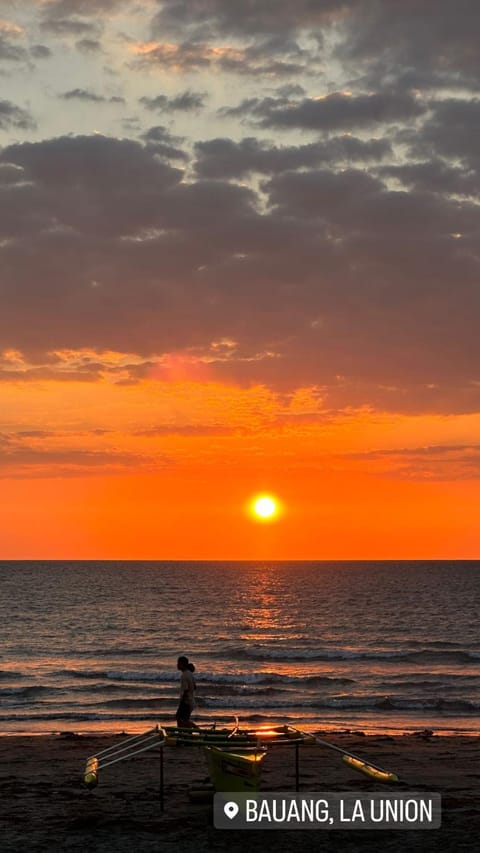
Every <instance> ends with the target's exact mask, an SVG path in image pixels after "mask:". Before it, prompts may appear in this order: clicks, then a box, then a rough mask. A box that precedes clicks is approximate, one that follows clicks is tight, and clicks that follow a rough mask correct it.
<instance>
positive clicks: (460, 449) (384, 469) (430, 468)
mask: <svg viewBox="0 0 480 853" xmlns="http://www.w3.org/2000/svg"><path fill="white" fill-rule="evenodd" d="M343 458H344V459H350V460H354V461H356V462H360V463H361V462H366V463H367V465H368V471H369V473H374V474H375V473H376V474H379V475H380V476H382V477H389V478H395V479H402V480H415V481H418V480H423V481H425V482H444V481H456V482H458V481H459V480H480V446H479V445H451V446H448V445H446V446H436V445H432V446H427V447H412V448H399V449H391V450H374V451H366V452H364V453H348V454H344V456H343Z"/></svg>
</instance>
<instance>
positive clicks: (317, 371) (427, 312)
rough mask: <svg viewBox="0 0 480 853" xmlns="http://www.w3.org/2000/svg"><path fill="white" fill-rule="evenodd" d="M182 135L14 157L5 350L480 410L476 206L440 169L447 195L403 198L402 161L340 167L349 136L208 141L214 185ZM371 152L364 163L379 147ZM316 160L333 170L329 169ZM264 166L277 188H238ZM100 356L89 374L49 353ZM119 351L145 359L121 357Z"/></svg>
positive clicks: (33, 360)
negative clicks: (222, 344)
mask: <svg viewBox="0 0 480 853" xmlns="http://www.w3.org/2000/svg"><path fill="white" fill-rule="evenodd" d="M429 115H430V117H431V115H432V114H429ZM428 120H430V119H428ZM339 140H342V142H340V141H339ZM180 142H181V140H179V139H177V138H175V137H174V136H173V135H171V134H170V133H169V131H167V130H166V129H165V128H162V127H161V126H159V127H157V128H151V129H150V131H146V132H145V134H144V138H143V142H135V141H133V140H128V139H116V138H114V137H107V136H100V135H94V136H77V137H75V136H71V137H59V138H56V139H50V140H43V141H40V142H38V143H25V144H23V145H19V144H17V145H10V146H8V147H6V148H4V149H3V151H2V152H1V153H0V164H2V165H1V168H0V176H2V180H0V193H1V198H0V202H1V204H0V245H1V253H2V265H1V266H2V276H1V278H0V294H1V298H2V305H3V310H2V313H1V315H0V348H1V349H4V350H7V351H19V352H21V353H23V354H24V359H25V360H26V362H27V363H28V365H29V367H28V370H31V371H35V370H37V371H49V373H50V376H52V375H53V374H55V375H56V376H57V378H59V377H60V375H61V376H62V377H63V378H68V376H69V375H72V376H73V375H75V374H76V375H77V376H83V377H85V376H87V377H90V381H98V380H99V379H100V378H101V377H103V379H104V380H105V377H107V378H108V381H110V382H138V381H141V380H142V379H143V378H145V377H146V376H151V378H152V380H156V381H159V382H168V381H170V380H169V376H171V371H170V370H168V369H166V368H165V364H166V363H167V362H168V359H169V358H171V357H172V354H178V358H182V359H183V361H182V365H183V367H182V370H184V372H185V375H186V376H187V377H188V376H190V377H193V379H192V381H197V380H198V381H205V376H207V377H208V378H209V379H211V380H212V381H215V382H225V383H227V384H232V383H233V384H236V385H241V386H249V385H265V386H267V387H269V388H272V389H275V390H277V391H279V392H280V391H281V392H282V393H283V392H284V393H288V392H290V391H292V390H293V389H294V388H296V387H299V386H303V387H311V386H318V387H321V388H322V389H325V390H324V391H323V392H322V393H323V396H324V400H325V406H326V407H328V408H331V409H340V408H342V406H345V405H350V406H362V405H370V406H375V407H377V408H380V409H385V410H388V411H392V410H394V411H408V412H415V411H421V412H426V411H437V412H448V413H450V412H453V411H457V412H458V411H475V410H478V407H479V406H480V376H479V375H478V371H477V365H478V363H480V340H479V336H478V330H477V324H476V319H475V318H476V317H477V316H478V311H479V308H480V296H479V291H478V271H479V264H480V261H479V257H478V232H479V228H480V213H479V209H478V206H477V205H476V204H475V203H474V202H473V201H472V200H471V199H470V198H468V197H465V198H463V200H462V199H459V198H457V197H456V196H451V195H450V194H449V193H448V192H447V191H446V190H445V191H443V190H441V189H440V187H439V186H438V183H437V182H438V180H440V178H442V174H441V173H440V175H433V177H432V176H430V178H429V179H428V180H430V182H432V181H433V187H431V188H430V186H429V185H428V181H427V179H426V178H425V180H423V179H422V180H420V178H419V177H418V176H417V178H416V180H415V182H414V184H413V185H412V186H411V187H410V188H409V189H408V190H405V189H403V190H398V189H397V190H395V189H393V188H392V186H391V181H393V180H394V176H393V173H388V172H383V171H382V169H383V168H385V167H392V168H393V167H394V166H397V167H398V166H399V164H398V163H396V164H395V163H388V162H386V163H383V165H382V161H380V162H378V161H376V160H375V159H374V160H373V161H370V160H368V159H367V160H365V161H363V162H361V165H362V168H353V167H352V166H351V165H348V164H347V165H345V162H343V161H342V162H339V163H337V162H336V161H335V157H336V156H337V154H338V152H339V151H340V155H341V156H343V155H345V154H346V153H348V145H349V144H350V142H349V143H348V145H347V143H346V142H345V146H344V145H343V137H340V138H337V137H334V138H333V139H328V140H322V142H321V145H320V147H319V148H313V149H312V148H310V147H309V146H308V145H306V146H303V145H298V146H293V145H292V146H278V145H273V144H272V143H268V142H263V141H260V140H248V142H245V141H241V142H239V143H234V142H233V140H207V141H205V142H204V143H202V144H201V145H199V146H197V148H196V153H197V157H198V161H197V162H198V163H202V158H204V162H205V163H207V164H208V168H206V169H205V174H202V175H200V176H199V175H198V173H197V177H195V176H193V177H189V176H188V175H187V174H185V172H184V171H182V170H181V169H178V168H174V167H172V166H171V165H169V164H168V163H167V162H165V160H164V157H163V155H164V151H163V150H162V147H164V146H165V147H166V148H167V149H168V148H173V149H177V152H181V148H180V147H179V143H180ZM371 142H372V141H371V140H370V141H369V140H358V143H359V146H357V151H362V150H363V153H364V154H366V153H367V151H370V153H373V152H374V148H373V147H370V149H369V148H368V146H369V143H371ZM330 144H331V149H330V147H329V146H330ZM378 153H379V156H380V155H383V154H384V153H387V154H388V149H387V148H385V147H383V148H379V149H378ZM165 156H166V154H165ZM216 156H218V158H219V159H220V160H221V159H222V157H223V158H224V162H223V163H222V164H221V165H220V166H219V169H218V171H217V173H216V174H214V163H215V157H216ZM317 156H325V157H330V156H331V157H332V158H333V159H332V160H331V161H329V162H328V161H327V162H326V163H324V164H321V165H320V166H316V165H313V160H314V159H315V158H316V157H317ZM309 158H312V159H309ZM225 164H226V165H225ZM412 165H413V164H412ZM287 166H288V168H286V167H287ZM247 168H248V169H252V170H253V169H254V168H258V169H259V170H260V169H261V170H264V171H263V172H262V171H260V174H263V175H264V179H263V180H262V181H261V183H260V184H258V185H257V184H254V185H252V186H249V185H248V184H246V183H237V182H236V180H235V179H236V177H237V176H239V177H241V176H242V175H243V174H244V171H245V169H247ZM451 168H459V167H453V166H452V167H451ZM200 171H201V169H200ZM397 177H398V176H397ZM404 177H405V180H407V176H404ZM447 177H448V178H449V179H451V178H452V175H447ZM443 178H445V176H444V175H443ZM425 181H426V183H425ZM2 212H3V213H2ZM32 317H34V318H35V322H32ZM220 340H229V341H233V342H235V346H231V347H229V349H228V357H226V356H225V353H223V355H222V353H220V354H219V352H218V350H215V351H214V350H212V341H220ZM85 349H88V350H89V351H91V352H93V353H94V355H92V357H89V358H88V359H87V360H86V361H85V360H80V361H79V360H78V359H77V360H75V359H73V360H71V361H67V362H64V363H63V362H62V364H61V365H59V364H58V363H57V362H55V361H52V358H51V356H48V353H52V351H55V352H59V351H64V350H75V351H81V350H85ZM107 350H108V351H116V352H120V353H125V351H128V353H130V357H129V358H126V359H125V361H121V363H106V362H105V358H104V357H103V356H100V355H98V354H99V353H102V352H105V351H107ZM95 353H96V355H95ZM131 354H133V355H134V356H136V358H132V355H131ZM165 360H167V361H165ZM177 360H178V359H177ZM3 369H4V371H5V372H6V373H8V374H9V376H10V378H11V375H12V369H13V368H12V365H11V364H10V366H9V365H5V366H4V368H3ZM20 369H21V368H19V367H18V364H17V367H16V368H15V370H20ZM149 370H151V371H152V373H151V374H149ZM156 370H157V371H158V375H157V373H155V371H156ZM35 375H37V376H38V375H39V374H38V373H37V374H35V373H30V374H29V377H28V379H27V378H26V379H25V381H28V380H29V379H33V378H34V377H35ZM44 375H45V374H44Z"/></svg>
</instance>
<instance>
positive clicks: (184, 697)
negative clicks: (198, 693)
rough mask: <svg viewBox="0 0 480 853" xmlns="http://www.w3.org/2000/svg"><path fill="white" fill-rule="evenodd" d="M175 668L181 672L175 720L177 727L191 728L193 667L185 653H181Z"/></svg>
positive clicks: (193, 685)
mask: <svg viewBox="0 0 480 853" xmlns="http://www.w3.org/2000/svg"><path fill="white" fill-rule="evenodd" d="M177 669H179V670H180V672H181V673H182V675H181V678H180V703H179V705H178V708H177V713H176V715H175V716H176V720H177V726H178V727H179V728H193V727H194V723H192V721H191V719H190V716H191V713H192V711H193V709H194V707H195V695H194V694H195V681H194V678H193V673H194V672H195V667H194V665H193V663H190V661H189V660H188V658H187V657H185V655H181V656H180V657H179V658H178V661H177Z"/></svg>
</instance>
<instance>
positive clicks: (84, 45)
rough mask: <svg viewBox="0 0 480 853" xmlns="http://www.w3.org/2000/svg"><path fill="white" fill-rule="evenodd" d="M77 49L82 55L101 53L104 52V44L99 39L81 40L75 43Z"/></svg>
mask: <svg viewBox="0 0 480 853" xmlns="http://www.w3.org/2000/svg"><path fill="white" fill-rule="evenodd" d="M75 47H76V48H77V50H79V51H80V52H81V53H86V54H87V55H88V54H94V53H101V51H102V43H101V42H100V41H99V40H98V39H93V38H83V39H79V40H78V41H77V42H75Z"/></svg>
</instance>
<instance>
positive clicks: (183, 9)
mask: <svg viewBox="0 0 480 853" xmlns="http://www.w3.org/2000/svg"><path fill="white" fill-rule="evenodd" d="M345 6H348V4H347V3H342V2H340V3H339V2H338V0H322V3H312V2H311V0H298V2H296V3H295V4H292V3H290V2H288V0H263V2H262V3H255V2H246V3H225V2H224V0H198V2H196V3H195V4H192V3H190V2H188V0H165V2H164V3H162V6H161V9H160V11H159V12H158V13H157V14H156V16H155V18H154V20H153V31H154V32H167V33H172V34H175V35H179V34H183V33H185V32H188V33H194V34H195V33H202V34H203V33H206V32H208V33H210V34H211V35H212V36H213V37H214V36H216V35H222V36H225V35H228V36H231V35H236V36H243V37H245V36H247V37H248V36H256V35H257V34H261V35H264V34H268V35H269V34H272V33H274V34H280V35H283V34H286V35H288V36H291V35H295V34H296V33H298V32H299V31H300V30H304V29H307V28H308V29H316V28H318V30H319V32H321V27H322V26H323V25H325V24H327V23H328V22H330V21H331V20H332V16H333V17H335V16H337V15H341V14H342V9H343V7H345Z"/></svg>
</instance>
